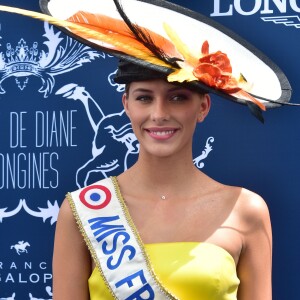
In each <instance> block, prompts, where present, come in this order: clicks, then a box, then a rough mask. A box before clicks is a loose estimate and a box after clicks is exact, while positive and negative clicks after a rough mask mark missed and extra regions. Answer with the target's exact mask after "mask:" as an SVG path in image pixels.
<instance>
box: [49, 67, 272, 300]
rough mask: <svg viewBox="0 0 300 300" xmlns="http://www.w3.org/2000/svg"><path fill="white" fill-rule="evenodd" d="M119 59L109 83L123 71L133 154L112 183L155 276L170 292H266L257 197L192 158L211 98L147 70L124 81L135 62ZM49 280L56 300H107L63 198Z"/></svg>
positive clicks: (267, 272)
mask: <svg viewBox="0 0 300 300" xmlns="http://www.w3.org/2000/svg"><path fill="white" fill-rule="evenodd" d="M125 65H126V67H127V70H126V71H124V64H123V69H122V72H120V71H119V74H117V77H116V81H117V82H124V80H122V76H123V77H124V78H126V79H125V81H126V83H127V88H126V93H125V94H124V95H123V98H122V101H123V105H124V109H125V111H126V113H127V115H128V117H129V118H130V121H131V124H132V128H133V130H134V133H135V134H136V136H137V138H138V140H139V143H140V153H139V157H138V160H137V162H136V163H135V164H134V165H133V166H132V167H131V168H130V169H128V170H127V171H125V172H124V173H122V174H120V175H119V176H117V178H116V182H115V184H117V185H118V189H119V191H120V193H121V195H122V197H123V200H124V202H125V203H126V207H127V210H128V212H129V214H130V217H131V219H132V221H133V223H134V225H135V227H136V229H137V231H138V234H139V237H140V239H141V241H142V243H143V244H144V245H145V251H146V252H147V254H148V256H149V259H150V262H152V263H153V265H152V267H153V269H154V272H155V273H156V275H157V277H158V278H159V280H160V281H161V283H162V285H163V286H164V287H165V288H166V289H167V290H168V291H170V293H171V294H172V295H174V297H175V298H178V299H204V300H205V299H210V300H211V299H239V300H248V299H251V300H252V299H256V300H260V299H262V300H267V299H271V260H272V236H271V225H270V219H269V213H268V208H267V206H266V204H265V202H264V200H263V199H262V198H261V197H260V196H258V195H256V194H254V193H253V192H250V191H248V190H245V189H243V188H240V187H232V186H226V185H223V184H221V183H219V182H216V181H215V180H213V179H211V178H209V177H208V176H206V175H205V174H204V173H203V172H201V171H200V170H198V169H197V168H196V167H195V166H194V164H193V160H192V139H193V134H194V130H195V126H196V124H197V123H199V122H202V121H204V119H205V117H206V116H207V114H208V112H209V109H210V97H209V96H208V94H204V93H202V92H197V91H195V90H193V89H189V88H186V87H185V86H182V85H178V84H176V85H174V84H171V83H169V82H167V80H166V79H162V78H161V77H162V76H161V74H159V73H157V74H155V72H152V71H151V72H150V71H147V70H144V71H143V74H146V73H147V72H148V73H149V78H148V79H147V80H145V77H144V78H143V81H136V79H134V80H135V81H132V82H131V81H130V78H128V77H127V76H125V75H124V73H126V72H128V73H130V74H131V75H132V72H131V71H130V70H131V69H135V66H131V65H132V64H131V63H127V64H126V63H125ZM140 71H141V70H140ZM120 73H121V74H120ZM139 74H142V73H141V72H139ZM121 201H122V199H121ZM74 211H76V210H74ZM70 245H72V246H71V247H69V246H70ZM168 272H170V273H168ZM91 274H92V276H91ZM53 279H54V281H53V284H54V299H55V300H59V299H64V300H67V299H113V298H112V296H111V295H110V294H109V290H108V288H107V287H106V286H105V284H104V282H103V279H101V276H100V274H99V272H98V271H97V270H95V262H93V260H92V259H91V256H90V254H89V251H88V248H87V246H86V245H85V243H84V242H83V238H82V235H81V234H80V232H79V230H78V227H77V225H76V222H75V219H74V217H73V214H72V209H71V208H70V205H69V202H68V201H66V200H65V201H64V203H63V205H62V207H61V210H60V214H59V218H58V221H57V229H56V237H55V247H54V258H53ZM88 281H89V285H90V287H89V286H88V284H87V283H88ZM239 282H240V284H239ZM89 289H90V290H89ZM90 297H91V298H90ZM145 297H146V296H145ZM136 299H150V298H148V297H146V298H136Z"/></svg>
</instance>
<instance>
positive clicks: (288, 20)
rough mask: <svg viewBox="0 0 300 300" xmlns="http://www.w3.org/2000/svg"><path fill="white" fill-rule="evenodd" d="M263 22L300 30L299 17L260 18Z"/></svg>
mask: <svg viewBox="0 0 300 300" xmlns="http://www.w3.org/2000/svg"><path fill="white" fill-rule="evenodd" d="M261 19H262V20H263V21H265V22H273V23H274V24H283V25H285V26H288V27H295V28H297V29H300V17H299V16H297V15H295V16H278V17H262V18H261Z"/></svg>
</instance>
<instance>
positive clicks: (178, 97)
mask: <svg viewBox="0 0 300 300" xmlns="http://www.w3.org/2000/svg"><path fill="white" fill-rule="evenodd" d="M188 99H189V97H188V95H186V94H175V95H172V96H171V97H170V101H173V102H183V101H186V100H188Z"/></svg>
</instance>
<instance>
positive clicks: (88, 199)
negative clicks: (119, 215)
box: [79, 185, 111, 209]
mask: <svg viewBox="0 0 300 300" xmlns="http://www.w3.org/2000/svg"><path fill="white" fill-rule="evenodd" d="M79 199H80V201H81V202H82V203H83V204H84V205H85V206H86V207H88V208H91V209H102V208H104V207H106V206H107V205H108V204H109V202H110V200H111V192H110V190H109V189H108V188H107V187H105V186H103V185H92V186H88V187H86V188H85V189H83V190H82V191H81V192H80V194H79Z"/></svg>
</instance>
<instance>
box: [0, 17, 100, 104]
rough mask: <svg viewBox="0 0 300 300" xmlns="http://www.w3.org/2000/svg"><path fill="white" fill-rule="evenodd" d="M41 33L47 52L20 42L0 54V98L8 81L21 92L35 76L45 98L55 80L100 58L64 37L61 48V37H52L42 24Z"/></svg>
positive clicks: (86, 48)
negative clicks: (13, 83)
mask: <svg viewBox="0 0 300 300" xmlns="http://www.w3.org/2000/svg"><path fill="white" fill-rule="evenodd" d="M44 29H45V34H44V35H43V36H44V37H45V38H46V41H45V42H44V45H46V47H47V48H48V52H45V51H44V50H39V48H38V43H37V42H34V43H33V44H32V45H31V46H29V45H27V43H26V41H25V40H24V39H21V40H20V41H19V42H18V45H17V46H16V47H15V48H14V47H13V45H12V44H11V43H7V44H6V49H5V51H3V52H0V74H1V76H0V94H4V93H5V92H6V91H5V90H4V89H3V87H2V83H3V81H4V80H6V79H7V78H9V77H15V81H16V84H17V86H18V88H19V89H20V90H23V89H24V88H25V87H26V86H27V84H28V82H29V77H30V76H36V77H39V78H40V79H41V80H42V86H41V88H40V89H39V92H40V93H43V94H44V98H47V97H48V95H49V94H50V93H51V92H52V89H53V87H54V84H55V79H54V77H55V76H57V75H60V74H63V73H66V72H70V71H72V70H74V69H76V68H79V67H81V66H82V65H83V64H84V63H87V62H91V61H92V60H94V59H95V58H96V57H99V56H100V54H99V53H97V51H95V50H92V49H91V48H89V47H87V46H85V45H83V44H80V43H79V42H77V41H75V40H73V39H71V38H70V37H66V39H65V41H66V42H65V45H62V41H64V38H62V37H60V34H61V33H60V32H57V33H55V32H54V30H53V26H50V25H49V24H48V23H47V22H45V23H44Z"/></svg>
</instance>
